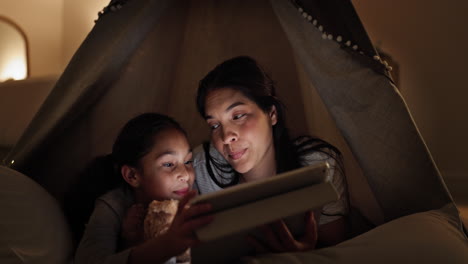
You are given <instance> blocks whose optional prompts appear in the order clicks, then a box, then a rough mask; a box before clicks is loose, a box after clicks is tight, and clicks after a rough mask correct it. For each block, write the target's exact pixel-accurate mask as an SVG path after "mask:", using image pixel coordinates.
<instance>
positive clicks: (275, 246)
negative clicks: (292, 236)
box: [260, 225, 284, 252]
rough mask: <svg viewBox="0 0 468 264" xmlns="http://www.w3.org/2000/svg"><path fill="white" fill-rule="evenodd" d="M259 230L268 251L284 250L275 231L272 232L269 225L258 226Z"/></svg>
mask: <svg viewBox="0 0 468 264" xmlns="http://www.w3.org/2000/svg"><path fill="white" fill-rule="evenodd" d="M260 230H261V231H262V233H263V235H264V237H265V243H266V244H267V246H268V247H269V248H270V251H273V252H283V251H284V249H283V246H282V245H281V242H280V241H279V240H278V238H277V237H276V235H275V233H274V232H273V229H272V228H271V227H270V226H269V225H262V226H261V227H260Z"/></svg>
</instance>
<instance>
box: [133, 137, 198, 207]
mask: <svg viewBox="0 0 468 264" xmlns="http://www.w3.org/2000/svg"><path fill="white" fill-rule="evenodd" d="M140 166H141V169H140V170H137V177H138V179H139V186H138V187H137V188H136V189H135V191H136V193H137V194H136V196H137V200H140V201H139V202H150V201H152V200H160V201H161V200H166V199H177V200H179V199H181V198H182V197H183V196H184V195H185V194H187V192H188V191H189V190H191V189H192V185H193V181H194V172H193V167H192V151H191V150H190V146H189V144H188V141H187V138H186V136H185V135H184V134H183V133H182V132H181V131H179V130H178V129H175V128H169V129H165V130H163V131H161V132H159V133H157V134H156V135H155V144H154V146H153V148H152V149H151V151H150V152H149V153H148V154H146V155H145V156H144V157H143V158H142V159H141V160H140ZM138 197H139V198H138Z"/></svg>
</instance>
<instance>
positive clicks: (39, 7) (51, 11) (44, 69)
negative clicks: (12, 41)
mask: <svg viewBox="0 0 468 264" xmlns="http://www.w3.org/2000/svg"><path fill="white" fill-rule="evenodd" d="M62 10H63V1H61V0H43V1H30V0H2V1H0V15H2V16H4V17H7V18H8V19H10V20H11V21H13V22H14V23H16V24H17V25H18V26H19V27H20V28H22V29H23V31H24V32H25V33H26V36H27V37H28V42H29V55H30V56H29V58H30V68H29V69H30V76H31V77H36V76H46V75H57V74H59V73H60V72H61V71H62V61H61V60H62V31H63V23H62V13H63V12H62Z"/></svg>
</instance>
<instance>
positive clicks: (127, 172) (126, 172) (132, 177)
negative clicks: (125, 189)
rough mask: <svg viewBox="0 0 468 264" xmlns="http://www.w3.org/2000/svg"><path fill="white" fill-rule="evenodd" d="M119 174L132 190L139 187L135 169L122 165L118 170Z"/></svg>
mask: <svg viewBox="0 0 468 264" xmlns="http://www.w3.org/2000/svg"><path fill="white" fill-rule="evenodd" d="M120 173H122V177H123V178H124V180H125V181H126V182H127V183H128V184H130V186H132V187H133V188H138V187H139V186H140V177H138V175H137V171H136V169H135V168H133V167H130V166H128V165H123V166H122V169H120Z"/></svg>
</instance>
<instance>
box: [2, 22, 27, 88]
mask: <svg viewBox="0 0 468 264" xmlns="http://www.w3.org/2000/svg"><path fill="white" fill-rule="evenodd" d="M0 36H1V38H0V82H3V81H6V80H10V79H13V80H21V79H25V78H26V77H27V76H28V65H27V63H28V56H27V47H26V37H25V36H24V34H23V33H22V31H21V30H20V29H19V27H18V26H16V25H15V24H14V23H13V22H11V21H9V20H6V19H5V18H3V19H2V17H0Z"/></svg>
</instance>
